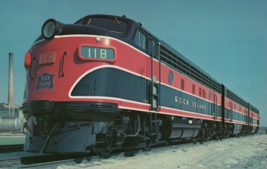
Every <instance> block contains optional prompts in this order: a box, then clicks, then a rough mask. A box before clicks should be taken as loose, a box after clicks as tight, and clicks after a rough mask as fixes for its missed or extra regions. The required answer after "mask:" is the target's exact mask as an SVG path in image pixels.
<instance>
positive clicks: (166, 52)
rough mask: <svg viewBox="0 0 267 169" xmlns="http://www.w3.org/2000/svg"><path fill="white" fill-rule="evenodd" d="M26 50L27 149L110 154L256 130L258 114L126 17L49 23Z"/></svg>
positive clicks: (102, 16)
mask: <svg viewBox="0 0 267 169" xmlns="http://www.w3.org/2000/svg"><path fill="white" fill-rule="evenodd" d="M41 33H42V35H41V36H39V37H38V38H37V39H36V41H35V42H34V43H33V45H32V47H31V48H30V49H29V50H28V52H27V53H26V54H25V62H24V66H25V69H26V71H27V76H26V85H25V92H24V103H23V113H24V116H25V117H26V118H27V123H26V124H25V125H24V126H25V128H27V136H26V142H25V147H24V149H25V150H26V151H29V152H39V153H89V152H92V151H94V152H97V153H100V154H107V153H109V152H110V151H112V150H116V149H127V148H135V147H138V148H144V149H149V148H150V147H151V146H153V145H156V144H158V143H159V142H164V141H165V142H167V143H169V142H173V141H176V140H193V141H194V142H196V141H204V140H209V139H212V138H217V139H218V138H225V137H229V136H231V135H247V134H253V133H256V132H257V131H258V129H259V120H260V116H259V110H258V109H257V108H256V107H254V106H253V105H252V104H250V103H248V102H247V101H245V100H243V99H242V98H241V97H239V96H238V95H237V94H235V93H234V92H233V91H232V90H230V89H229V88H227V87H226V86H224V84H222V83H220V82H218V81H216V80H215V79H214V78H213V77H211V76H210V75H209V74H208V73H206V72H205V71H204V70H202V69H201V68H200V67H198V66H197V65H196V64H194V63H192V62H191V61H190V60H188V59H187V58H186V57H185V56H183V55H182V54H181V53H179V52H178V51H177V50H175V49H174V48H173V47H171V46H170V45H168V44H167V43H166V42H164V41H162V40H160V39H159V38H158V37H156V36H154V35H153V34H152V33H151V32H149V31H148V30H147V29H145V28H144V27H143V25H142V24H141V23H138V22H136V21H134V20H132V19H129V18H127V17H125V16H122V17H120V16H112V15H88V16H85V17H83V18H81V19H80V20H78V21H77V22H75V23H74V24H63V23H61V22H59V21H57V20H55V19H49V20H47V21H46V22H45V23H44V24H43V26H42V29H41Z"/></svg>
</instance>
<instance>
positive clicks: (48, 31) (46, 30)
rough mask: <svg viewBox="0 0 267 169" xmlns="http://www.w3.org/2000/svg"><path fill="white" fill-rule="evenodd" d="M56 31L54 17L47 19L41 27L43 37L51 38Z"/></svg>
mask: <svg viewBox="0 0 267 169" xmlns="http://www.w3.org/2000/svg"><path fill="white" fill-rule="evenodd" d="M56 32H57V22H56V21H55V20H54V19H48V20H47V21H46V22H45V23H44V24H43V27H42V35H43V37H44V38H45V39H52V38H53V37H54V36H55V35H56Z"/></svg>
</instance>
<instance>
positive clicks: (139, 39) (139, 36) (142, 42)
mask: <svg viewBox="0 0 267 169" xmlns="http://www.w3.org/2000/svg"><path fill="white" fill-rule="evenodd" d="M134 40H135V43H136V44H137V45H138V46H140V47H141V48H143V49H144V50H147V48H146V40H147V37H146V35H145V34H143V33H142V32H140V31H137V32H136V34H135V37H134Z"/></svg>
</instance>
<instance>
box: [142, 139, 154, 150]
mask: <svg viewBox="0 0 267 169" xmlns="http://www.w3.org/2000/svg"><path fill="white" fill-rule="evenodd" d="M151 145H152V144H151V140H146V145H145V146H144V147H143V150H144V151H149V150H150V149H151Z"/></svg>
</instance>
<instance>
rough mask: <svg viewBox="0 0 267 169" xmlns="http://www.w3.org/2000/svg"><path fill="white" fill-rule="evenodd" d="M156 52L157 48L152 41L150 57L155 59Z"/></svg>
mask: <svg viewBox="0 0 267 169" xmlns="http://www.w3.org/2000/svg"><path fill="white" fill-rule="evenodd" d="M156 51H157V46H156V42H155V41H154V40H152V51H151V53H152V56H153V57H154V58H155V57H156Z"/></svg>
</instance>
